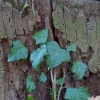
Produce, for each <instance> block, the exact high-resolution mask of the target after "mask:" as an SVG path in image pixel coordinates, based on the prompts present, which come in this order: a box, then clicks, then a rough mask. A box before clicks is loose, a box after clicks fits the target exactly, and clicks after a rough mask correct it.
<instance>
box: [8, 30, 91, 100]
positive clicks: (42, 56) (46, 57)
mask: <svg viewBox="0 0 100 100" xmlns="http://www.w3.org/2000/svg"><path fill="white" fill-rule="evenodd" d="M32 38H34V39H35V40H36V44H38V45H39V47H38V48H37V49H35V50H33V51H32V52H31V54H30V62H31V63H32V66H33V68H34V69H35V70H36V71H37V70H39V68H40V65H41V64H42V62H43V61H46V65H47V67H48V70H50V74H51V81H52V85H53V88H52V89H50V95H51V99H52V100H60V99H59V97H60V93H61V90H62V89H63V85H64V82H65V77H60V78H58V79H56V77H55V74H54V75H53V73H52V70H53V69H54V68H56V67H58V66H59V65H60V64H61V63H62V62H66V63H68V62H70V61H71V57H70V51H71V52H75V51H76V48H77V46H76V44H75V43H72V44H71V45H69V46H67V48H65V49H62V48H61V47H60V46H59V44H58V43H57V42H56V41H47V40H48V29H43V30H41V31H39V32H36V33H35V34H34V35H33V36H32ZM28 55H29V54H28V49H27V48H26V47H25V45H24V43H23V42H22V41H20V40H16V41H13V47H12V48H11V50H10V53H9V55H8V62H11V61H16V60H20V59H23V60H26V59H27V57H28ZM86 70H87V65H86V64H85V63H83V62H82V61H79V60H78V61H74V62H73V66H72V69H71V72H72V73H75V74H76V75H77V77H78V78H79V80H81V79H82V78H83V77H84V74H85V72H86ZM47 79H48V78H47V76H46V74H45V73H44V72H41V74H40V77H39V80H38V81H39V82H43V83H44V84H45V83H46V81H47ZM36 84H37V83H36V82H35V81H34V79H33V78H32V76H27V78H26V90H27V91H28V92H29V93H31V92H34V91H35V90H36ZM56 85H59V86H60V88H59V89H58V88H56ZM65 87H66V86H65ZM76 95H77V96H76ZM89 97H90V94H89V92H88V89H87V87H85V86H82V87H80V88H78V89H77V88H72V87H69V88H67V87H66V92H65V95H64V99H66V100H67V99H68V100H87V99H88V98H89ZM26 100H34V99H33V97H32V96H31V95H28V97H27V98H26Z"/></svg>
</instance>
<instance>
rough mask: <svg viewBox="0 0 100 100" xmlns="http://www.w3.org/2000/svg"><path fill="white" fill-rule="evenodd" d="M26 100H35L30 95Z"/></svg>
mask: <svg viewBox="0 0 100 100" xmlns="http://www.w3.org/2000/svg"><path fill="white" fill-rule="evenodd" d="M26 100H34V99H33V97H32V96H31V95H28V97H27V98H26Z"/></svg>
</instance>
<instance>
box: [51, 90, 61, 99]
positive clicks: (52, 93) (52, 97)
mask: <svg viewBox="0 0 100 100" xmlns="http://www.w3.org/2000/svg"><path fill="white" fill-rule="evenodd" d="M58 92H59V90H58V89H56V98H57V97H58ZM50 96H51V99H52V100H54V90H53V89H51V90H50Z"/></svg>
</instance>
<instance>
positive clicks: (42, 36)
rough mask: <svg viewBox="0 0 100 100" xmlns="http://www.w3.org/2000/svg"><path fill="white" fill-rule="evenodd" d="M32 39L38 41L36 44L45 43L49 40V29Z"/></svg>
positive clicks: (36, 34)
mask: <svg viewBox="0 0 100 100" xmlns="http://www.w3.org/2000/svg"><path fill="white" fill-rule="evenodd" d="M32 37H33V38H34V39H35V40H36V44H40V43H45V42H46V41H47V38H48V29H44V30H42V31H39V32H36V33H35V34H34V35H33V36H32Z"/></svg>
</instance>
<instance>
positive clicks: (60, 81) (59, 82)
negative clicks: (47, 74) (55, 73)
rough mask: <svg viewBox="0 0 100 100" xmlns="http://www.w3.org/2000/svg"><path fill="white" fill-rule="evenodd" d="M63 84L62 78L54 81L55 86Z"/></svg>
mask: <svg viewBox="0 0 100 100" xmlns="http://www.w3.org/2000/svg"><path fill="white" fill-rule="evenodd" d="M63 82H64V78H59V79H57V80H56V84H59V85H62V83H63Z"/></svg>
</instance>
